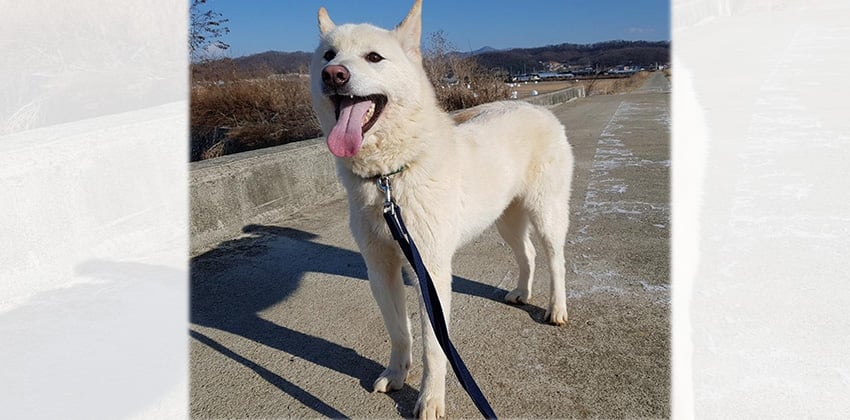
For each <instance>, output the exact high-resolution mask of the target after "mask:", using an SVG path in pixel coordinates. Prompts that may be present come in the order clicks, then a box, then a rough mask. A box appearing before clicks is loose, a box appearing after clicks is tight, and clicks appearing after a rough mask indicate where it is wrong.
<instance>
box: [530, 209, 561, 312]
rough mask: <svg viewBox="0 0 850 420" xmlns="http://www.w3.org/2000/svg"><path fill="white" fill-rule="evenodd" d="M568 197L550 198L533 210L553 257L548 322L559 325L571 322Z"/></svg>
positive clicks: (544, 246)
mask: <svg viewBox="0 0 850 420" xmlns="http://www.w3.org/2000/svg"><path fill="white" fill-rule="evenodd" d="M562 203H564V204H565V203H566V200H548V202H547V203H546V205H545V206H542V208H540V209H537V211H533V212H531V222H532V223H533V224H534V227H535V228H536V230H537V232H538V233H539V235H540V240H541V242H542V243H543V249H544V251H545V252H546V257H547V259H548V260H549V271H550V273H551V287H550V289H549V308H548V309H547V310H546V321H548V322H549V323H551V324H555V325H565V324H566V323H567V291H566V274H567V273H566V272H567V269H566V260H565V258H564V243H565V242H566V237H567V230H568V229H569V211H568V210H567V208H568V207H566V206H565V205H564V204H562Z"/></svg>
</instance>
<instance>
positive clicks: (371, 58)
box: [366, 52, 384, 63]
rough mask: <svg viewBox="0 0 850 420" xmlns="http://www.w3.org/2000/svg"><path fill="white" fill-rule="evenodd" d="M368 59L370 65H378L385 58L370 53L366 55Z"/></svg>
mask: <svg viewBox="0 0 850 420" xmlns="http://www.w3.org/2000/svg"><path fill="white" fill-rule="evenodd" d="M366 59H367V60H369V62H370V63H378V62H380V61H381V60H383V59H384V57H381V54H378V53H376V52H370V53H369V54H366Z"/></svg>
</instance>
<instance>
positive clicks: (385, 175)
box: [364, 165, 407, 180]
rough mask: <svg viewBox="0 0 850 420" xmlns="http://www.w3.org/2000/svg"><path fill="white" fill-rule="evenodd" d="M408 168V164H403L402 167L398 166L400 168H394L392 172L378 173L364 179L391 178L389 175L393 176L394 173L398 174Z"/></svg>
mask: <svg viewBox="0 0 850 420" xmlns="http://www.w3.org/2000/svg"><path fill="white" fill-rule="evenodd" d="M406 169H407V165H402V166H401V167H400V168H398V169H396V170H394V171H392V172H390V173H387V174H378V175H375V176H371V177H368V178H365V177H364V179H373V180H377V179H381V178H389V177H391V176H393V175H398V174H400V173H402V172H404V171H405V170H406Z"/></svg>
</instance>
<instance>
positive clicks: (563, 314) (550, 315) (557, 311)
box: [546, 305, 568, 326]
mask: <svg viewBox="0 0 850 420" xmlns="http://www.w3.org/2000/svg"><path fill="white" fill-rule="evenodd" d="M567 320H568V316H567V305H552V306H550V307H549V310H547V311H546V322H548V323H550V324H553V325H558V326H561V325H567Z"/></svg>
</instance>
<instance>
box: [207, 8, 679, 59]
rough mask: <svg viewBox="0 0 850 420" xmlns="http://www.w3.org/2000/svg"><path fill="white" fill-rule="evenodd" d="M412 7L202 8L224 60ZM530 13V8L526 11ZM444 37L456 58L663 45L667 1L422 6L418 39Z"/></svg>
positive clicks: (307, 43)
mask: <svg viewBox="0 0 850 420" xmlns="http://www.w3.org/2000/svg"><path fill="white" fill-rule="evenodd" d="M412 4H413V0H277V1H275V0H208V1H207V4H206V8H208V9H212V10H214V11H217V12H220V13H222V14H223V15H224V17H225V18H227V19H230V22H228V24H227V25H228V26H229V27H230V31H231V32H230V34H228V35H227V36H226V37H224V38H223V39H222V40H223V41H224V42H227V43H228V44H230V45H231V47H230V50H229V51H228V52H227V55H228V56H231V57H239V56H242V55H248V54H254V53H258V52H263V51H268V50H278V51H312V50H313V49H314V48H315V47H316V45H317V44H318V29H317V28H316V11H317V10H318V8H319V7H320V6H325V8H327V9H328V12H329V13H330V15H331V18H332V19H333V20H334V22H336V23H338V24H339V23H348V22H358V23H359V22H369V23H372V24H375V25H377V26H381V27H384V28H391V27H394V26H395V25H396V24H398V22H400V21H401V20H402V19H403V18H404V16H405V15H406V14H407V11H408V10H409V9H410V6H411V5H412ZM528 5H531V6H528ZM438 30H443V31H444V32H445V33H446V35H447V38H448V39H449V41H450V42H451V43H452V44H454V45H455V46H456V47H457V48H458V49H459V50H469V49H473V50H475V49H478V48H481V47H483V46H491V47H494V48H514V47H539V46H544V45H549V44H560V43H565V42H568V43H577V44H586V43H593V42H599V41H608V40H615V39H623V40H648V41H658V40H669V39H670V4H669V1H668V0H622V1H610V0H583V1H573V0H531V1H519V0H513V1H503V0H454V1H447V0H424V2H423V28H422V31H423V39H425V38H426V37H427V34H428V33H431V32H436V31H438Z"/></svg>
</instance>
